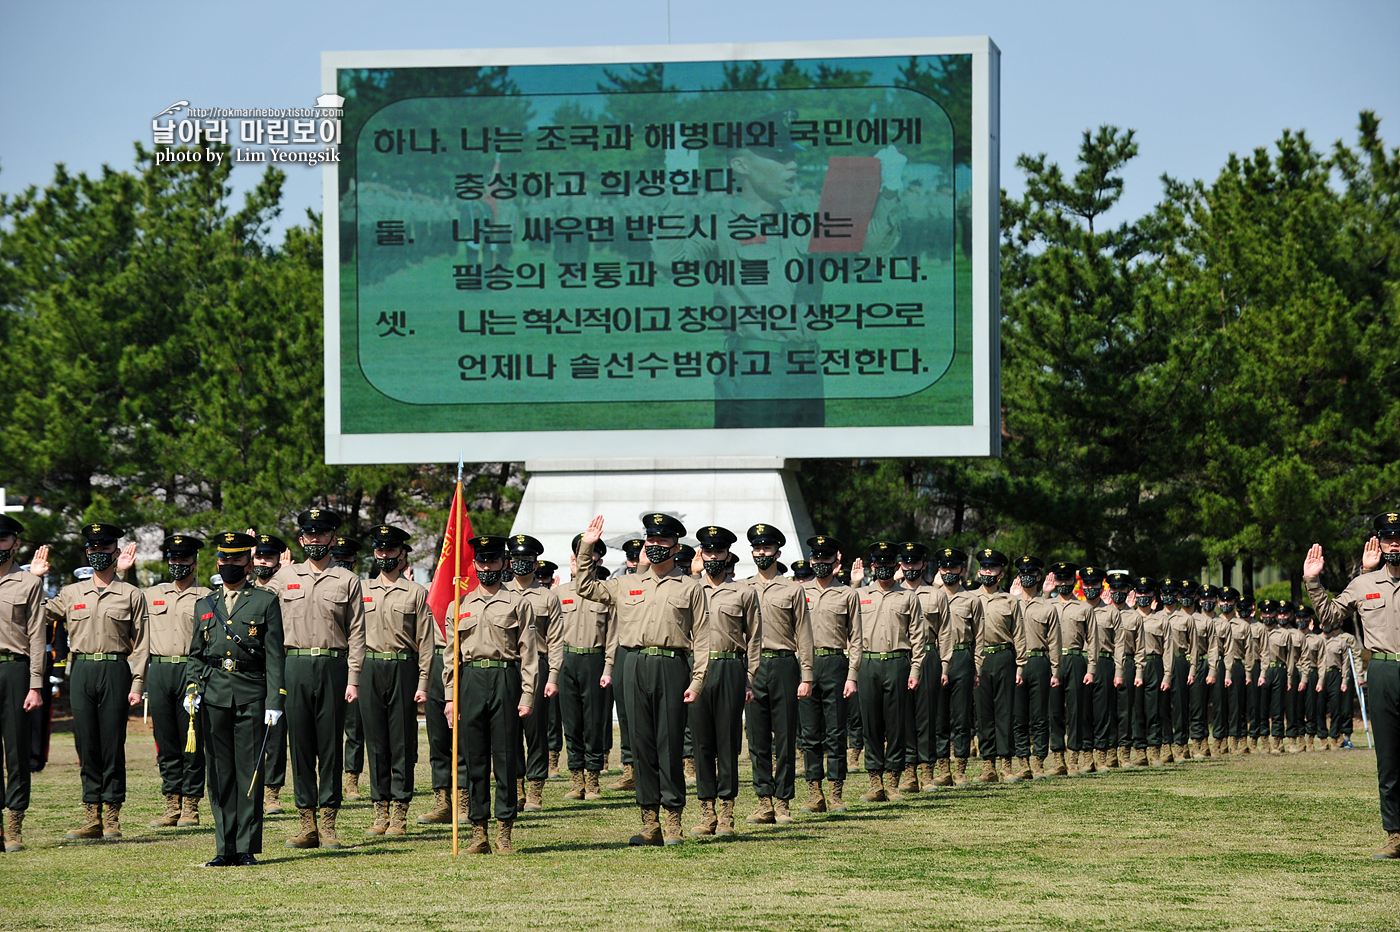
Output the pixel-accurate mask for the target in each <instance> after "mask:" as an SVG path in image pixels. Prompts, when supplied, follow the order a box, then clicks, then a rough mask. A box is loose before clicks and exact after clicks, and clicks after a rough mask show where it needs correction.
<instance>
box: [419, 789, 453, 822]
mask: <svg viewBox="0 0 1400 932" xmlns="http://www.w3.org/2000/svg"><path fill="white" fill-rule="evenodd" d="M451 796H452V794H451V793H450V792H449V791H448V790H433V808H432V809H429V810H428V811H427V812H425V813H423V814H422V815H420V816H419V817H418V824H419V825H451V824H452V799H451Z"/></svg>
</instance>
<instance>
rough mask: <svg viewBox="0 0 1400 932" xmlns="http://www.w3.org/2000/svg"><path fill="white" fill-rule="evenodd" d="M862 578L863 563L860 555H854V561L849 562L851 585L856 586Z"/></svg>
mask: <svg viewBox="0 0 1400 932" xmlns="http://www.w3.org/2000/svg"><path fill="white" fill-rule="evenodd" d="M864 580H865V563H864V561H862V560H861V558H860V557H856V559H855V562H854V563H852V564H851V585H852V586H857V587H858V586H860V584H861V583H862V582H863V581H864Z"/></svg>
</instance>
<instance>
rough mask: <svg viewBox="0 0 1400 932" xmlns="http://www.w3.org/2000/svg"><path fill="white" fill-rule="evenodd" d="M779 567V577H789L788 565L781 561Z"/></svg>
mask: <svg viewBox="0 0 1400 932" xmlns="http://www.w3.org/2000/svg"><path fill="white" fill-rule="evenodd" d="M777 567H778V575H779V576H786V575H787V571H788V568H787V564H786V563H784V562H783V561H782V560H779V561H778V563H777Z"/></svg>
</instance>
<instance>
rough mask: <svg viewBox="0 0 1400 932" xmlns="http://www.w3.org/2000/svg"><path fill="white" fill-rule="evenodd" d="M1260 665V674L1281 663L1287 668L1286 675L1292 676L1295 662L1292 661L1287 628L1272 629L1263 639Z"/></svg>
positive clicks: (1291, 646) (1291, 642)
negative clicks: (1262, 653)
mask: <svg viewBox="0 0 1400 932" xmlns="http://www.w3.org/2000/svg"><path fill="white" fill-rule="evenodd" d="M1260 663H1261V665H1262V667H1261V669H1260V671H1259V672H1260V673H1263V672H1265V671H1266V670H1268V668H1269V667H1271V666H1273V665H1274V664H1276V663H1281V664H1283V665H1284V666H1285V667H1287V668H1288V675H1289V676H1290V677H1291V676H1292V675H1293V669H1294V667H1295V662H1294V659H1293V638H1291V637H1290V636H1289V632H1288V629H1287V628H1274V629H1273V630H1272V631H1270V632H1269V634H1268V637H1266V638H1265V639H1264V655H1263V657H1262V658H1261V659H1260Z"/></svg>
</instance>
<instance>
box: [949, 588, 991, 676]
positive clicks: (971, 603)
mask: <svg viewBox="0 0 1400 932" xmlns="http://www.w3.org/2000/svg"><path fill="white" fill-rule="evenodd" d="M944 594H945V595H946V594H947V593H946V591H945V593H944ZM981 628H982V599H981V598H979V597H978V590H976V589H959V590H958V591H957V592H955V593H953V597H952V598H950V599H948V611H947V614H946V615H945V616H944V621H943V629H942V630H941V631H939V633H938V656H939V659H941V660H942V661H943V675H944V676H947V675H948V665H949V664H950V663H952V661H953V651H955V650H970V651H976V650H977V632H978V631H980V630H981ZM959 645H962V646H959ZM974 665H975V658H974Z"/></svg>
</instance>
